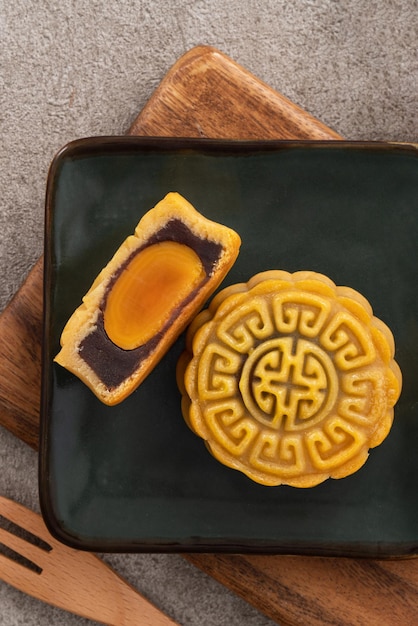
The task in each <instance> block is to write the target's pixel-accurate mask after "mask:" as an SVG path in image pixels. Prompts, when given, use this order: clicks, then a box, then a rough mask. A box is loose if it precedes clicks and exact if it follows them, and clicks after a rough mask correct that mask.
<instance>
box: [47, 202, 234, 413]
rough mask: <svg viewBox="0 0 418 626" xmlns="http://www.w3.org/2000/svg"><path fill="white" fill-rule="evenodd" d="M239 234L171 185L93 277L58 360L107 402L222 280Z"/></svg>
mask: <svg viewBox="0 0 418 626" xmlns="http://www.w3.org/2000/svg"><path fill="white" fill-rule="evenodd" d="M240 243H241V239H240V237H239V235H238V234H237V233H236V232H235V231H234V230H232V229H230V228H228V227H227V226H224V225H223V224H219V223H217V222H214V221H212V220H209V219H207V218H206V217H204V216H203V215H202V214H201V213H199V212H198V211H197V210H196V209H195V208H194V207H193V206H192V205H191V204H190V203H189V202H188V201H187V200H186V199H185V198H183V196H181V195H180V194H178V193H175V192H172V193H169V194H167V195H166V196H165V198H163V199H162V200H161V201H160V202H159V203H158V204H157V205H156V206H155V207H154V208H152V209H150V210H149V211H148V212H147V213H145V215H144V216H143V217H142V219H141V220H140V221H139V223H138V225H137V227H136V229H135V232H134V234H133V235H130V236H129V237H127V238H126V239H125V240H124V241H123V242H122V244H121V245H120V247H119V248H118V250H117V251H116V252H115V254H114V255H113V257H112V258H111V259H110V261H109V262H108V263H107V265H106V266H105V267H104V268H103V269H102V271H101V272H100V273H99V274H98V276H97V277H96V278H95V279H94V281H93V284H92V286H91V287H90V289H89V291H88V292H87V293H86V295H85V296H84V298H83V301H82V303H81V304H80V306H79V307H77V309H76V310H75V311H74V313H73V314H72V315H71V317H70V319H69V320H68V322H67V323H66V325H65V327H64V330H63V332H62V334H61V350H60V352H59V353H58V354H57V356H56V357H55V361H56V362H57V363H59V364H60V365H62V366H63V367H65V368H66V369H68V370H69V371H70V372H72V373H73V374H75V375H76V376H78V377H79V378H80V379H81V380H82V381H83V382H84V383H85V384H86V385H87V386H88V387H90V389H91V390H92V391H93V392H94V393H95V394H96V396H97V397H98V398H99V399H100V400H101V401H102V402H103V403H104V404H108V405H114V404H117V403H119V402H121V401H122V400H124V399H125V398H126V397H127V396H128V395H129V394H131V393H132V392H133V391H134V390H135V389H136V388H137V387H138V385H139V384H140V383H141V382H142V381H143V380H144V379H145V377H146V376H148V374H149V373H150V372H151V371H152V369H153V368H154V367H155V365H156V364H157V363H158V362H159V361H160V359H161V358H162V357H163V356H164V354H165V353H166V351H167V350H168V348H169V347H170V346H171V345H172V343H173V342H174V341H175V339H176V338H177V337H178V336H179V335H180V333H181V332H182V331H183V330H184V328H185V327H186V326H187V324H188V323H189V321H190V319H192V318H193V316H194V315H196V313H197V311H198V310H199V309H200V308H201V307H202V306H203V304H204V302H205V300H206V299H207V298H208V296H209V295H210V294H211V293H212V292H213V291H214V290H215V289H216V288H217V287H218V285H219V284H220V282H221V281H222V279H223V278H224V276H225V275H226V273H227V272H228V271H229V269H230V268H231V267H232V265H233V263H234V262H235V259H236V257H237V255H238V252H239V248H240Z"/></svg>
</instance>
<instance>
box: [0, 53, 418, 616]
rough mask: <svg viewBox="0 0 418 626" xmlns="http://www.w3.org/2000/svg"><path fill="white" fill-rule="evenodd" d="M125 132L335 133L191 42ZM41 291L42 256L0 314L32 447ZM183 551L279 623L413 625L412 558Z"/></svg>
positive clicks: (6, 391)
mask: <svg viewBox="0 0 418 626" xmlns="http://www.w3.org/2000/svg"><path fill="white" fill-rule="evenodd" d="M129 133H130V134H136V135H154V136H156V135H158V136H189V137H190V136H192V137H213V138H215V137H218V138H227V139H231V138H236V139H328V140H329V139H339V138H341V137H339V135H337V133H335V132H334V131H332V130H330V129H328V128H327V127H326V126H325V125H324V124H322V123H321V122H319V121H318V120H316V119H315V118H313V117H312V116H310V115H308V114H306V113H305V112H304V111H303V110H302V109H300V108H298V107H296V106H295V105H293V104H292V103H291V102H290V101H289V100H287V99H286V98H284V97H283V96H281V95H280V94H278V93H277V92H275V91H273V90H272V89H271V88H270V87H268V86H267V85H265V84H264V83H262V82H261V81H260V80H258V79H257V78H255V77H254V76H253V75H252V74H250V73H249V72H248V71H246V70H245V69H243V68H242V67H240V66H239V65H237V64H236V63H235V62H233V61H232V60H231V59H229V58H228V57H227V56H225V55H223V54H222V53H221V52H219V51H218V50H216V49H214V48H210V47H198V48H194V49H192V50H191V51H190V52H188V53H186V55H184V56H183V57H182V58H181V59H180V60H179V61H178V62H177V63H176V64H175V65H174V66H173V68H172V69H171V70H170V71H169V72H168V74H167V76H166V77H165V78H164V80H163V81H162V82H161V84H160V86H159V87H158V88H157V90H156V91H155V93H154V94H153V95H152V97H151V99H150V100H149V102H148V104H147V105H146V106H145V108H144V109H143V110H142V112H141V113H140V114H139V116H138V118H137V119H136V120H135V121H134V122H133V124H132V126H131V128H130V129H129ZM41 294H42V260H40V261H39V262H38V264H37V265H36V266H35V267H34V269H33V270H32V271H31V273H30V274H29V276H28V278H27V280H26V282H25V283H24V285H23V286H22V288H21V289H20V290H19V292H18V293H17V294H16V296H15V298H14V299H13V300H12V302H11V303H10V304H9V305H8V307H7V308H6V309H5V311H4V312H3V314H2V316H1V317H0V336H1V337H2V338H3V341H2V344H1V348H0V350H1V352H0V357H1V358H0V377H1V382H0V424H3V425H4V426H5V427H6V428H8V429H9V430H10V431H11V432H13V433H14V434H16V435H17V436H18V437H20V438H21V439H23V440H24V441H26V442H27V443H28V444H29V445H31V446H32V447H34V448H36V447H37V444H38V428H39V400H40V398H39V394H40V344H41V319H42V298H41ZM26 320H27V321H26ZM12 340H13V341H12ZM9 346H10V347H9ZM185 557H186V558H187V559H188V560H189V561H190V562H192V563H193V564H195V565H196V566H198V567H199V568H200V569H202V570H203V571H205V572H206V573H208V574H210V575H211V576H213V577H214V578H216V579H217V580H219V581H220V582H222V583H223V584H225V585H226V586H228V587H229V588H230V589H232V590H233V591H235V592H236V593H238V594H239V595H241V596H242V597H243V598H244V599H246V600H247V601H249V602H250V603H252V604H253V605H254V606H255V607H256V608H258V609H259V610H260V611H262V612H264V613H265V614H266V615H268V616H269V617H271V618H272V619H273V620H276V621H277V622H279V623H280V624H289V625H303V626H306V625H307V624H309V625H310V626H316V625H318V626H319V625H323V624H330V625H333V624H335V625H337V624H338V625H339V626H349V625H350V626H352V625H362V626H363V625H364V626H368V625H369V624H370V625H372V624H373V625H374V624H379V625H386V624H387V625H389V624H390V625H392V624H399V625H404V624H405V625H407V624H408V626H409V624H411V625H412V624H414V623H417V615H418V560H403V561H396V562H393V561H385V562H379V561H375V560H354V559H336V558H329V557H327V558H313V557H288V556H258V555H257V556H252V555H251V556H235V555H209V554H207V555H204V554H193V555H185Z"/></svg>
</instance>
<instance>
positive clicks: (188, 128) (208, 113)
mask: <svg viewBox="0 0 418 626" xmlns="http://www.w3.org/2000/svg"><path fill="white" fill-rule="evenodd" d="M129 134H132V135H158V134H159V135H164V136H167V137H209V138H219V137H222V138H225V139H319V140H321V139H328V140H329V139H341V136H340V135H338V134H337V133H336V132H334V131H333V130H331V129H330V128H328V127H327V126H325V124H323V123H322V122H320V121H319V120H317V119H316V118H314V117H312V116H311V115H309V114H308V113H306V111H304V110H303V109H301V108H299V107H298V106H296V105H295V104H294V103H293V102H291V101H290V100H288V99H287V98H285V97H284V96H282V95H281V94H279V93H277V91H274V90H273V89H272V88H271V87H269V86H268V85H266V84H265V83H263V82H262V81H260V80H259V79H258V78H256V77H255V76H253V75H252V74H251V73H250V72H248V71H247V70H246V69H244V68H243V67H241V66H240V65H238V64H237V63H235V62H234V61H232V59H230V58H229V57H227V56H225V55H224V54H222V53H221V52H219V51H218V50H216V49H215V48H211V47H197V48H193V49H192V50H191V51H190V52H188V53H187V54H185V55H184V56H183V57H181V59H180V60H179V61H177V63H176V64H175V65H174V66H173V68H172V69H171V71H170V72H169V73H168V74H167V75H166V77H165V78H164V80H163V81H162V82H161V84H160V86H159V87H158V88H157V90H156V91H155V93H154V95H153V96H152V97H151V99H150V100H149V102H148V104H146V105H145V107H144V109H143V110H142V112H141V114H140V115H139V117H138V118H137V119H136V120H135V121H134V122H133V124H132V126H131V128H130V129H129Z"/></svg>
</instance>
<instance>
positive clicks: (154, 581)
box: [0, 0, 418, 626]
mask: <svg viewBox="0 0 418 626" xmlns="http://www.w3.org/2000/svg"><path fill="white" fill-rule="evenodd" d="M417 20H418V2H417V1H416V0H368V1H367V2H366V1H362V0H346V1H345V2H338V1H336V0H316V1H315V0H295V1H294V2H288V1H287V0H246V1H244V2H243V1H242V0H230V1H229V2H225V1H224V0H196V1H191V0H189V1H186V0H176V1H174V0H154V1H152V0H149V1H145V0H119V1H118V2H116V1H109V2H105V1H103V2H100V1H99V0H60V2H55V0H13V2H12V1H9V0H0V133H1V135H0V136H1V141H0V186H1V194H0V264H1V273H0V309H2V308H3V307H4V306H5V305H6V303H7V302H8V300H9V299H10V297H11V296H12V295H13V294H14V293H15V291H16V290H17V289H18V287H19V285H20V284H21V282H22V280H23V279H24V277H25V276H26V275H27V272H28V270H29V268H30V267H31V266H32V264H33V263H34V262H35V260H36V259H37V258H38V257H39V255H40V254H41V252H42V245H43V210H44V207H43V203H44V193H45V181H46V176H47V171H48V166H49V163H50V161H51V159H52V157H53V155H54V153H55V152H56V151H57V150H58V149H59V148H60V147H61V146H62V145H64V144H65V143H66V142H68V141H70V140H72V139H75V138H77V137H81V136H88V135H100V134H122V133H123V132H124V131H125V130H126V128H127V127H128V126H129V124H130V122H131V121H132V120H133V119H134V118H135V116H136V115H137V113H138V112H139V111H140V109H141V108H142V106H143V105H144V104H145V103H146V102H147V100H148V99H149V97H150V95H151V94H152V92H153V90H154V89H155V87H156V86H157V85H158V83H159V82H160V80H161V79H162V78H163V76H164V74H165V73H166V72H167V70H168V69H169V68H170V66H171V65H172V64H173V63H174V62H175V61H176V60H177V59H178V58H179V57H180V55H181V54H183V53H184V52H186V51H187V50H189V49H190V48H191V47H193V46H195V45H198V44H210V45H213V46H215V47H217V48H219V49H220V50H222V51H223V52H225V53H227V54H229V55H230V56H231V57H232V58H233V59H235V60H236V61H237V62H239V63H240V64H241V65H243V66H245V67H247V68H248V69H249V70H250V71H251V72H253V73H254V74H255V75H257V76H258V77H260V78H262V79H263V80H264V81H265V82H267V83H269V84H270V85H272V86H273V87H274V88H275V89H277V90H278V91H280V92H281V93H283V94H284V95H286V96H287V97H288V98H290V99H291V100H293V101H294V102H296V103H298V104H299V105H300V106H302V107H303V108H304V109H306V110H308V111H309V112H311V113H312V114H313V115H315V116H316V117H318V118H320V119H321V120H322V121H324V122H325V123H327V124H328V125H329V126H331V127H332V128H334V129H335V130H337V131H338V132H339V133H341V134H342V135H343V136H345V137H346V138H348V139H372V140H399V141H415V142H417V141H418V126H417V96H418V56H417V40H418V23H417ZM0 493H1V494H4V495H7V496H10V497H12V498H15V499H17V500H19V501H21V502H22V503H24V504H26V505H28V506H31V507H32V508H34V509H38V497H37V456H36V454H35V452H33V451H32V450H30V449H29V448H28V447H27V446H25V445H24V444H23V443H21V442H20V441H18V440H16V439H15V438H14V437H13V436H12V435H10V434H9V433H8V432H6V431H5V430H4V429H1V428H0ZM105 558H106V560H107V561H108V562H109V563H111V564H112V565H114V566H115V568H116V569H117V570H118V571H119V572H120V573H121V574H123V575H124V576H126V578H127V579H128V580H129V581H130V582H131V583H132V584H133V585H134V586H135V587H137V588H138V589H140V590H142V592H143V593H144V594H146V595H147V596H148V597H149V598H151V599H152V600H153V601H154V602H155V603H156V604H157V605H158V606H160V607H161V608H162V609H164V610H165V611H166V612H167V613H168V614H170V615H171V616H172V617H173V618H175V619H176V620H178V621H179V622H180V623H181V624H184V625H191V626H211V625H213V626H217V625H223V624H225V625H228V626H234V625H236V626H241V625H243V624H245V625H248V626H267V624H269V623H270V622H269V620H268V619H267V618H265V617H264V616H263V615H262V614H260V613H258V612H257V611H255V610H254V609H253V608H252V607H250V606H249V605H248V604H247V603H246V602H244V601H243V600H241V599H239V598H238V597H236V596H235V595H233V594H231V593H230V592H228V591H227V590H226V589H224V588H223V587H222V586H220V585H219V584H218V583H216V582H214V581H213V580H212V579H210V578H208V577H207V576H205V575H203V574H202V573H200V572H199V571H197V570H196V569H195V568H194V567H192V566H191V565H189V564H188V563H187V562H185V561H184V559H182V558H181V557H180V556H177V555H159V556H158V555H107V556H106V557H105ZM87 623H91V622H87V621H86V620H83V619H80V618H78V617H73V616H71V615H69V614H67V613H64V612H63V611H59V610H57V609H54V608H51V607H49V606H46V605H43V604H41V603H40V602H38V601H36V600H33V599H32V598H29V597H27V596H24V595H23V594H21V593H20V592H18V591H16V590H14V589H12V588H11V587H9V586H7V585H6V584H4V583H2V582H0V624H1V625H3V624H4V625H5V626H15V625H18V624H19V625H20V624H25V626H31V625H37V626H38V625H39V624H42V625H45V626H47V625H54V626H56V625H63V626H70V625H71V626H72V625H74V626H76V625H78V624H80V625H81V624H87ZM140 623H141V622H140V617H138V624H140Z"/></svg>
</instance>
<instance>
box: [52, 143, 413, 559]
mask: <svg viewBox="0 0 418 626" xmlns="http://www.w3.org/2000/svg"><path fill="white" fill-rule="evenodd" d="M169 191H178V192H180V193H181V194H182V195H184V196H185V197H186V198H187V199H188V200H189V201H190V202H191V203H192V204H193V205H194V206H195V207H196V208H197V209H198V210H199V211H201V212H202V213H203V214H204V215H206V216H207V217H209V218H211V219H214V220H217V221H220V222H223V223H225V224H226V225H228V226H230V227H232V228H234V229H235V230H237V231H238V233H239V234H240V235H241V237H242V248H241V252H240V256H239V258H238V260H237V262H236V264H235V266H234V267H233V269H232V270H231V272H230V274H229V275H228V276H227V278H226V279H225V281H224V283H223V286H225V285H226V284H230V283H234V282H241V281H246V280H248V279H249V278H250V277H251V276H252V275H253V274H255V273H257V272H260V271H263V270H267V269H284V270H287V271H290V272H293V271H296V270H300V269H304V270H314V271H317V272H321V273H324V274H326V275H328V276H329V277H330V278H331V279H332V280H333V281H334V282H335V283H336V284H337V285H349V286H351V287H353V288H354V289H357V290H358V291H360V292H361V293H362V294H363V295H364V296H365V297H366V298H367V299H368V300H369V301H370V302H371V304H372V306H373V308H374V312H375V315H376V316H377V317H379V318H381V319H382V320H383V321H385V322H386V324H388V325H389V327H390V328H391V329H392V331H393V333H394V336H395V341H396V348H397V350H396V360H397V361H398V363H399V365H400V367H401V369H402V371H403V377H404V380H403V391H402V395H401V398H400V400H399V402H398V404H397V406H396V409H395V421H394V425H393V428H392V431H391V432H390V434H389V436H388V437H387V439H386V440H385V441H384V442H383V444H382V445H381V446H379V447H378V448H375V449H374V450H372V451H371V454H370V457H369V459H368V461H367V462H366V464H365V465H364V466H363V467H362V468H361V469H360V470H359V471H358V472H357V473H356V474H354V475H352V476H350V477H347V478H345V479H342V480H328V481H326V482H325V483H322V484H321V485H319V486H318V487H314V488H311V489H295V488H291V487H283V486H281V487H263V486H260V485H258V484H256V483H253V482H251V481H250V480H249V479H248V478H246V477H245V476H244V475H242V474H241V473H239V472H237V471H234V470H231V469H228V468H226V467H224V466H223V465H221V464H220V463H218V462H217V461H216V460H215V459H214V458H212V456H211V455H210V454H209V453H208V452H207V451H206V448H205V446H204V444H203V442H202V440H201V439H200V438H198V437H196V436H195V435H194V434H193V433H192V432H191V431H190V430H189V429H188V427H187V426H186V424H185V422H184V421H183V418H182V416H181V412H180V394H179V392H178V390H177V387H176V381H175V366H176V362H177V359H178V356H179V354H180V352H181V350H182V347H183V340H184V338H183V337H181V338H180V339H179V340H178V341H177V343H176V344H175V345H174V346H173V348H172V349H171V350H170V351H169V353H167V355H166V356H165V357H164V359H163V360H162V361H161V362H160V364H159V365H158V366H157V368H156V369H155V370H154V371H153V373H152V374H151V375H150V376H149V377H148V378H147V379H146V381H145V382H144V383H143V384H142V385H141V386H140V388H139V389H138V390H137V391H136V392H135V393H133V394H132V395H131V396H130V397H129V398H128V399H127V400H125V401H124V402H123V403H122V404H120V405H118V406H116V407H106V406H104V405H103V404H101V403H100V402H99V400H97V399H96V397H95V396H94V395H93V394H92V393H91V392H90V391H89V389H87V388H86V387H85V386H84V385H83V383H81V382H80V381H79V380H78V378H76V377H75V376H73V375H72V374H70V373H69V372H67V371H66V370H64V369H63V368H61V367H60V366H58V365H56V364H54V363H53V357H54V356H55V354H56V353H57V352H58V349H59V338H60V335H61V331H62V329H63V326H64V324H65V322H66V321H67V319H68V318H69V316H70V315H71V313H72V312H73V310H74V309H75V308H76V307H77V306H78V305H79V304H80V302H81V298H82V296H83V295H84V294H85V292H86V291H87V290H88V288H89V287H90V285H91V283H92V281H93V279H94V278H95V277H96V275H97V274H98V272H99V271H100V270H101V268H102V267H103V266H104V265H105V264H106V263H107V261H108V260H109V259H110V258H111V256H112V255H113V253H114V251H115V250H116V249H117V248H118V246H119V245H120V243H121V242H122V241H123V240H124V238H125V237H126V236H127V235H129V234H131V233H132V232H133V230H134V228H135V226H136V224H137V222H138V221H139V218H140V217H141V215H142V214H143V213H144V212H146V211H148V210H149V209H150V208H151V207H153V206H154V205H155V204H156V203H157V202H158V201H159V200H160V199H161V198H163V197H164V196H165V195H166V193H168V192H169ZM417 244H418V151H417V149H416V146H412V145H409V146H408V145H391V144H370V143H346V142H335V143H317V142H314V143H299V142H221V141H210V140H201V141H200V140H186V139H185V140H170V139H140V138H95V139H87V140H80V141H76V142H74V143H72V144H70V145H68V146H67V147H65V148H64V149H63V150H62V151H61V152H60V153H59V154H58V156H57V157H56V158H55V160H54V162H53V164H52V167H51V171H50V178H49V184H48V190H47V202H46V250H45V345H44V364H43V400H42V431H41V433H42V435H41V455H40V488H41V503H42V510H43V513H44V516H45V519H46V522H47V524H48V526H49V528H50V530H51V531H52V532H53V534H54V535H55V536H57V537H59V538H60V539H61V540H62V541H64V542H66V543H69V544H71V545H73V546H76V547H79V548H85V549H91V550H97V551H102V552H103V551H178V552H180V551H193V550H196V551H197V550H199V551H230V552H232V551H234V552H248V551H253V552H269V553H290V554H298V553H299V554H301V553H304V554H317V555H325V554H330V555H350V556H373V557H387V556H409V555H413V554H416V553H417V552H418V490H417V481H418V453H417V450H418V245H417Z"/></svg>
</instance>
